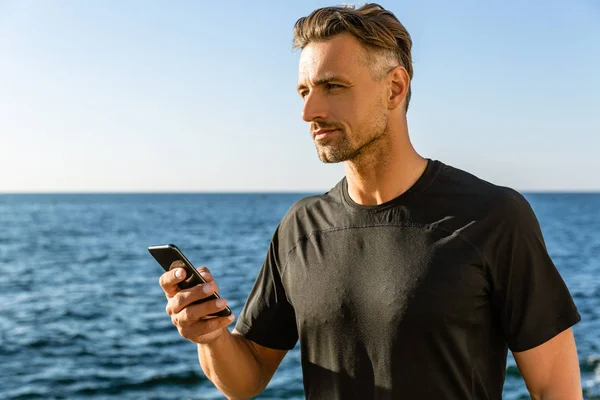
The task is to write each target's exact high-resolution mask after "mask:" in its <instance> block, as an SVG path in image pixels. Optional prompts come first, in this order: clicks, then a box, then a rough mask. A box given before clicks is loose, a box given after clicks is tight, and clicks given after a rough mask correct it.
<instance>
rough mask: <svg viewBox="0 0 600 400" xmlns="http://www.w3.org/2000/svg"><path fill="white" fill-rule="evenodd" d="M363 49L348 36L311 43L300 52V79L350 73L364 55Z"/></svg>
mask: <svg viewBox="0 0 600 400" xmlns="http://www.w3.org/2000/svg"><path fill="white" fill-rule="evenodd" d="M340 39H342V40H340ZM362 51H364V50H363V48H362V47H361V46H360V45H358V42H356V43H353V42H352V41H351V40H348V39H346V38H334V39H330V40H327V41H323V42H315V43H310V44H309V45H307V46H306V47H305V48H304V49H303V50H302V53H301V54H300V61H299V64H298V80H299V81H300V82H302V81H303V80H306V79H310V80H312V79H315V78H322V77H323V75H347V74H350V73H351V72H352V70H353V69H354V68H355V67H356V66H357V64H358V61H359V60H360V57H361V56H363V54H362Z"/></svg>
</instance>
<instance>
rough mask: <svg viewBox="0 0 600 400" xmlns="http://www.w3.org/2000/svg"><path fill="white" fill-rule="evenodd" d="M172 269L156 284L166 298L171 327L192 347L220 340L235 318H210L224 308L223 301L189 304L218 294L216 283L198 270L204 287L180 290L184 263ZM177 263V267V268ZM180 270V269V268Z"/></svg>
mask: <svg viewBox="0 0 600 400" xmlns="http://www.w3.org/2000/svg"><path fill="white" fill-rule="evenodd" d="M175 263H177V265H172V267H176V268H174V269H171V270H170V271H168V272H165V273H164V274H162V275H161V277H160V280H159V283H160V286H161V287H162V289H163V291H164V292H165V295H166V296H167V300H168V303H167V307H166V311H167V314H169V315H170V316H171V321H172V322H173V325H175V326H176V327H177V330H178V331H179V334H180V335H181V336H182V337H184V338H186V339H188V340H190V341H192V342H195V343H199V344H206V343H210V342H212V341H214V340H216V339H217V338H219V337H220V336H221V334H223V333H224V330H227V329H226V327H227V326H228V325H230V324H231V323H232V322H233V320H234V318H235V316H234V315H233V314H232V315H230V316H229V317H213V316H209V314H213V313H216V312H218V311H221V310H223V309H224V308H225V306H226V305H227V301H226V300H225V299H222V298H221V299H214V300H209V301H206V302H204V303H201V304H192V305H190V303H193V302H194V301H196V300H200V299H203V298H206V297H208V296H210V295H212V294H213V292H217V293H219V288H218V287H217V283H216V282H215V280H214V278H213V277H212V275H211V273H210V271H209V270H208V268H206V267H200V268H197V269H198V272H200V274H201V275H202V277H203V278H204V280H206V282H207V283H204V284H199V285H196V286H193V287H191V288H188V289H183V290H181V289H179V287H178V286H177V283H178V282H181V281H183V280H184V279H185V274H186V273H185V270H184V269H183V268H181V267H183V262H181V261H175V262H174V264H175ZM179 263H180V264H179ZM179 266H181V267H179Z"/></svg>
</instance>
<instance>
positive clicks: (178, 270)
mask: <svg viewBox="0 0 600 400" xmlns="http://www.w3.org/2000/svg"><path fill="white" fill-rule="evenodd" d="M175 278H177V279H180V278H181V268H177V269H176V270H175Z"/></svg>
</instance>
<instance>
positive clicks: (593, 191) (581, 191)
mask: <svg viewBox="0 0 600 400" xmlns="http://www.w3.org/2000/svg"><path fill="white" fill-rule="evenodd" d="M331 189H332V188H329V189H326V190H204V191H199V190H170V191H146V190H135V191H120V190H106V191H69V190H66V191H65V190H62V191H0V195H63V194H64V195H68V194H70V195H93V194H97V195H103V194H131V195H136V194H157V195H160V194H314V193H326V192H328V191H330V190H331ZM515 190H517V191H518V192H520V193H530V194H536V193H539V194H542V193H544V194H546V193H547V194H552V193H556V194H561V193H562V194H600V189H529V190H521V189H515Z"/></svg>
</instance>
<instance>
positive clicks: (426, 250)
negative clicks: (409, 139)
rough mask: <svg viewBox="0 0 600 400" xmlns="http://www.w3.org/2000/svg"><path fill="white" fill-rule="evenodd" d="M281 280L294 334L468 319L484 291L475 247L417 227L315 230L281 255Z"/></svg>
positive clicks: (365, 330)
mask: <svg viewBox="0 0 600 400" xmlns="http://www.w3.org/2000/svg"><path fill="white" fill-rule="evenodd" d="M283 283H284V286H285V289H286V293H287V294H288V296H289V300H290V302H291V303H292V306H293V307H294V310H295V312H296V319H297V323H298V327H299V330H300V333H301V334H302V330H303V329H306V328H318V327H328V328H332V329H334V330H338V329H339V330H348V329H352V330H355V331H356V330H358V333H359V334H360V333H361V332H363V333H368V332H372V331H373V330H374V329H375V330H386V331H387V330H389V329H392V330H396V329H401V328H402V326H403V324H412V325H411V326H414V324H418V326H421V327H423V328H424V329H438V328H440V327H442V326H444V325H446V324H472V323H473V322H474V319H475V318H476V314H477V311H478V310H479V309H481V308H482V307H485V304H486V303H487V297H488V296H487V292H488V284H487V279H486V274H485V271H484V268H483V265H482V262H481V259H480V256H479V254H478V252H477V251H476V250H475V249H474V248H473V247H472V246H470V245H469V244H468V243H467V242H466V241H465V240H463V239H462V238H461V237H459V236H458V235H455V234H453V233H448V232H443V231H436V230H427V229H424V228H420V227H394V226H382V227H368V228H362V227H358V228H348V229H336V230H330V231H322V232H318V233H314V234H313V235H311V236H310V237H308V238H307V239H306V240H304V241H301V242H300V243H299V244H298V245H297V246H296V247H295V248H294V249H293V250H292V251H291V252H290V254H289V255H288V260H287V264H286V267H285V270H284V275H283Z"/></svg>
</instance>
